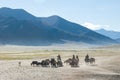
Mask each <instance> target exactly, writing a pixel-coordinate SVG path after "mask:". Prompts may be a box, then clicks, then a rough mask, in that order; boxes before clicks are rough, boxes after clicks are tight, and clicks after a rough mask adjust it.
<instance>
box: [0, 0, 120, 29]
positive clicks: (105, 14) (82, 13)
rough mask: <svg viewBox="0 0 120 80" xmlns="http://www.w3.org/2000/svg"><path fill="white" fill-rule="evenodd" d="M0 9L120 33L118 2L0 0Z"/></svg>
mask: <svg viewBox="0 0 120 80" xmlns="http://www.w3.org/2000/svg"><path fill="white" fill-rule="evenodd" d="M0 7H9V8H13V9H17V8H19V9H24V10H26V11H28V12H29V13H31V14H33V15H35V16H37V17H48V16H52V15H58V16H61V17H63V18H65V19H67V20H69V21H72V22H75V23H78V24H81V25H83V26H86V27H87V28H90V29H92V30H96V29H101V28H104V29H107V30H114V31H120V0H0Z"/></svg>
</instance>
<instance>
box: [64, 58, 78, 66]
mask: <svg viewBox="0 0 120 80" xmlns="http://www.w3.org/2000/svg"><path fill="white" fill-rule="evenodd" d="M64 63H66V64H67V63H69V65H70V66H71V67H79V65H78V64H79V59H71V58H69V59H67V60H65V61H64Z"/></svg>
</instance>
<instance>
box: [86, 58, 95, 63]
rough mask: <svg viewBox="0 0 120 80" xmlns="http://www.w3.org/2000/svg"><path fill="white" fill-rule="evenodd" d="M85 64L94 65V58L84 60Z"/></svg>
mask: <svg viewBox="0 0 120 80" xmlns="http://www.w3.org/2000/svg"><path fill="white" fill-rule="evenodd" d="M85 62H86V63H87V64H88V63H90V64H93V63H95V58H85Z"/></svg>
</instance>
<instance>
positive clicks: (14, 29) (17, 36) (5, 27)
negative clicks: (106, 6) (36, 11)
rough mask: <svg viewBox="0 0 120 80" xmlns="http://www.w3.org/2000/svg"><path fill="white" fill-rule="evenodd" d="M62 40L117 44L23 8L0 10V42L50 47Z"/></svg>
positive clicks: (68, 22) (107, 38)
mask: <svg viewBox="0 0 120 80" xmlns="http://www.w3.org/2000/svg"><path fill="white" fill-rule="evenodd" d="M65 40H68V41H75V42H83V43H88V44H109V43H116V41H115V40H113V39H111V38H109V37H107V36H104V35H102V34H99V33H97V32H95V31H92V30H90V29H88V28H86V27H84V26H82V25H79V24H76V23H73V22H70V21H67V20H65V19H64V18H62V17H59V16H57V15H54V16H50V17H36V16H34V15H32V14H30V13H28V12H27V11H25V10H23V9H11V8H6V7H4V8H0V43H1V44H16V45H50V44H53V43H65Z"/></svg>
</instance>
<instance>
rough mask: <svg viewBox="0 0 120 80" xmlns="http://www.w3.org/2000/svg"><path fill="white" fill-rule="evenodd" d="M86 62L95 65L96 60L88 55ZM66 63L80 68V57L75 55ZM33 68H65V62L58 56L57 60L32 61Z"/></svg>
mask: <svg viewBox="0 0 120 80" xmlns="http://www.w3.org/2000/svg"><path fill="white" fill-rule="evenodd" d="M84 61H85V62H86V64H93V63H95V58H89V55H88V54H87V55H86V56H85V59H84ZM64 63H66V64H69V65H70V66H71V67H79V57H78V55H76V56H75V55H73V57H72V58H69V59H67V60H65V61H64ZM31 66H42V67H50V66H51V67H55V68H57V67H63V62H62V59H61V56H60V55H58V56H57V60H55V58H51V59H45V60H42V61H41V62H39V61H32V63H31Z"/></svg>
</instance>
